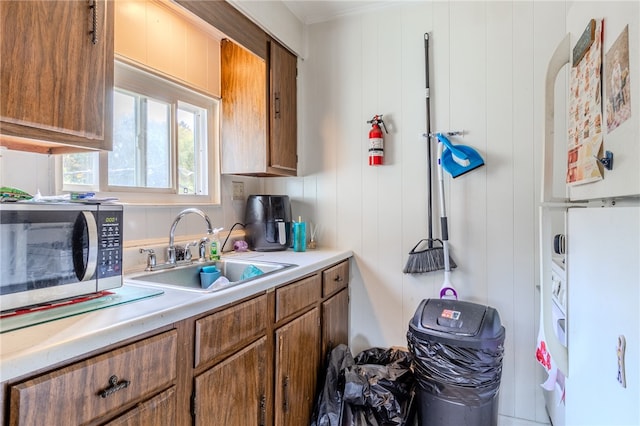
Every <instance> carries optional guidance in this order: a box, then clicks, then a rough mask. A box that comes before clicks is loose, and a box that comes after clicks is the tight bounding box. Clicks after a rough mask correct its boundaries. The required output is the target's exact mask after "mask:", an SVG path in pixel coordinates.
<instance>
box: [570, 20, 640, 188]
mask: <svg viewBox="0 0 640 426" xmlns="http://www.w3.org/2000/svg"><path fill="white" fill-rule="evenodd" d="M602 28H603V21H602V20H595V19H592V20H591V21H590V22H589V24H588V25H587V28H586V29H585V31H584V33H583V34H582V36H581V37H580V39H579V40H578V41H577V43H576V45H575V47H574V49H573V67H572V68H571V76H570V84H569V130H568V133H569V134H568V141H569V142H568V156H567V157H568V160H567V163H568V164H567V180H566V182H567V184H568V185H580V184H585V183H589V182H595V181H599V180H602V179H603V178H604V167H603V165H602V164H601V163H600V161H599V160H598V158H602V157H603V151H604V149H603V142H604V126H606V132H607V134H609V133H611V132H612V131H614V130H615V129H616V128H617V127H618V126H620V125H621V124H622V123H623V122H625V121H626V120H627V119H628V118H629V117H630V116H631V99H630V96H631V90H630V76H629V27H628V26H626V27H625V28H624V30H623V31H622V33H621V34H620V35H619V37H618V38H617V39H616V41H615V42H614V43H613V44H612V46H611V48H610V49H609V51H608V52H607V54H606V55H605V60H604V61H603V58H602V40H603V30H602ZM603 64H604V68H603ZM603 83H604V89H605V91H604V95H603V90H602V89H603ZM603 97H604V102H603ZM603 105H604V108H603ZM603 112H604V116H605V120H606V123H605V122H604V120H603Z"/></svg>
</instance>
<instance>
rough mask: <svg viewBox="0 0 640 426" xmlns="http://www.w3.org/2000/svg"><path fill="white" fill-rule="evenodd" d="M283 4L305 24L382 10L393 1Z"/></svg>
mask: <svg viewBox="0 0 640 426" xmlns="http://www.w3.org/2000/svg"><path fill="white" fill-rule="evenodd" d="M282 3H284V5H285V6H286V7H287V8H288V9H289V10H290V11H291V12H292V13H293V14H294V15H296V16H297V17H298V19H300V21H302V23H304V24H315V23H318V22H324V21H329V20H331V19H335V18H337V17H340V16H346V15H352V14H354V13H362V12H364V11H367V10H374V9H378V8H381V7H383V6H385V5H388V4H389V3H391V1H368V0H325V1H317V0H283V1H282Z"/></svg>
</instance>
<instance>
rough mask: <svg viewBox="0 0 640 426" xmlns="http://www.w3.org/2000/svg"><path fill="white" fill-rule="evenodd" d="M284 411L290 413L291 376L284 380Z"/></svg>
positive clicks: (285, 377)
mask: <svg viewBox="0 0 640 426" xmlns="http://www.w3.org/2000/svg"><path fill="white" fill-rule="evenodd" d="M282 394H283V398H282V409H283V410H284V412H285V413H287V412H289V376H284V379H283V380H282Z"/></svg>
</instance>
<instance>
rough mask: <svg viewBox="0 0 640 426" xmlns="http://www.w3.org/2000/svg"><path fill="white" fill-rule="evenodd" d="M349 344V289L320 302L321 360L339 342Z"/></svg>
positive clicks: (324, 358)
mask: <svg viewBox="0 0 640 426" xmlns="http://www.w3.org/2000/svg"><path fill="white" fill-rule="evenodd" d="M341 343H344V344H345V345H348V344H349V290H348V289H344V290H342V291H341V292H339V293H337V294H336V295H335V296H333V297H331V298H330V299H328V300H326V301H324V302H322V361H323V362H324V361H325V360H326V358H327V355H328V354H329V352H331V350H332V349H333V348H335V347H336V346H338V345H339V344H341Z"/></svg>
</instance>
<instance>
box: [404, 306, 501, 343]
mask: <svg viewBox="0 0 640 426" xmlns="http://www.w3.org/2000/svg"><path fill="white" fill-rule="evenodd" d="M410 327H411V329H412V330H413V331H415V332H418V333H420V334H427V335H431V336H439V337H445V338H450V339H451V338H452V339H455V340H476V341H477V340H493V339H496V338H503V337H504V327H502V324H501V323H500V316H499V315H498V312H497V311H496V310H495V309H494V308H492V307H490V306H485V305H480V304H477V303H472V302H464V301H460V300H450V299H425V300H423V301H422V302H421V303H420V306H418V309H417V310H416V313H415V315H414V317H413V320H412V321H411V324H410Z"/></svg>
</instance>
